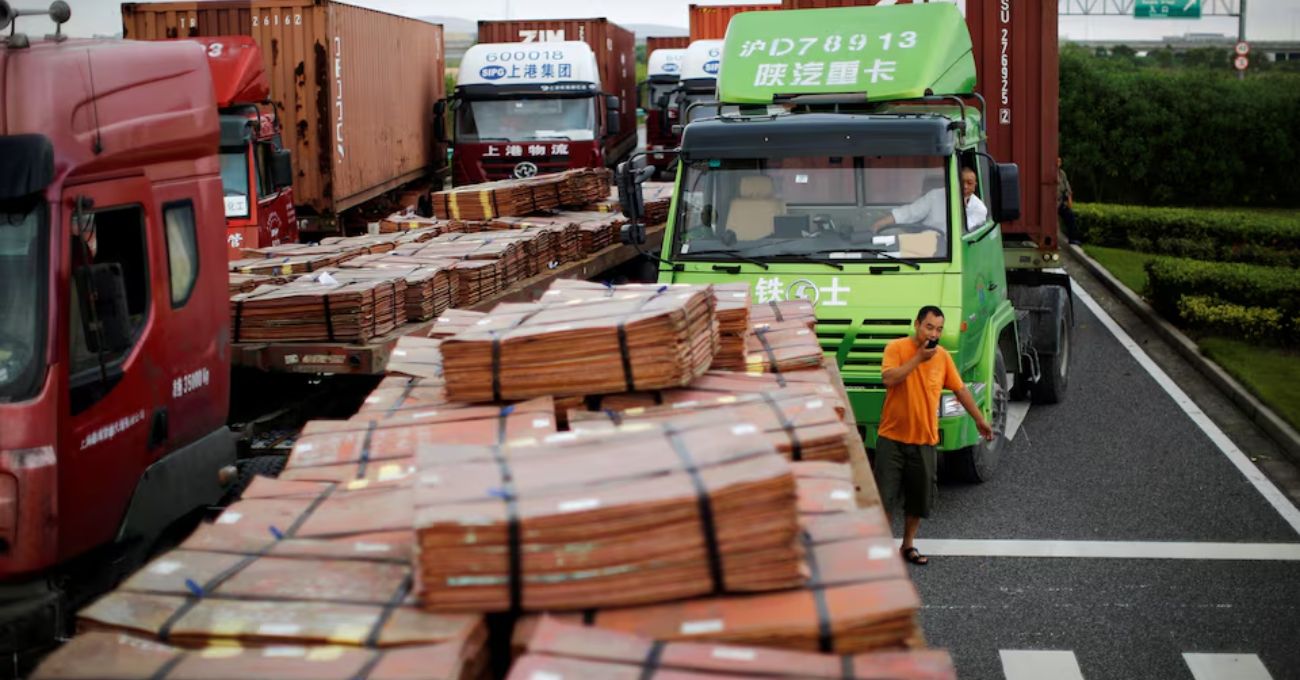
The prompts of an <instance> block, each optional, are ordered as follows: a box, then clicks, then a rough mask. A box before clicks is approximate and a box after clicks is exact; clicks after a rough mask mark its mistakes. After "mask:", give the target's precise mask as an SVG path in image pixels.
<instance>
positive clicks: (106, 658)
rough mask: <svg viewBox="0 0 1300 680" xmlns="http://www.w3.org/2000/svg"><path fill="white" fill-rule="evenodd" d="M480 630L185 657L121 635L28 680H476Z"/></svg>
mask: <svg viewBox="0 0 1300 680" xmlns="http://www.w3.org/2000/svg"><path fill="white" fill-rule="evenodd" d="M484 636H485V634H484V633H483V632H482V630H481V629H479V630H477V631H476V632H475V633H474V634H473V635H471V636H470V637H467V638H464V639H458V640H453V641H450V642H444V643H442V644H435V645H418V646H413V647H399V648H394V649H357V648H350V647H340V646H319V647H297V646H276V647H263V648H244V647H226V646H223V647H211V648H206V649H201V650H194V651H189V650H185V649H182V648H179V647H173V646H170V645H164V644H161V643H158V642H153V641H151V640H146V639H144V638H140V637H135V636H132V635H125V634H121V633H106V632H98V633H87V634H85V635H79V636H77V637H75V638H73V639H72V640H71V641H70V642H68V643H67V644H65V645H63V647H61V648H60V649H59V650H58V651H56V652H54V653H53V654H52V655H50V657H49V658H47V659H46V660H45V661H44V662H42V663H41V665H40V667H39V668H37V670H36V672H35V674H34V675H32V676H31V677H32V680H103V679H104V678H112V679H113V680H157V679H159V678H167V680H215V679H220V678H256V679H257V680H306V679H308V678H310V679H311V680H477V679H478V678H480V677H482V675H483V673H484V672H485V669H486V665H487V658H486V650H485V647H484V643H485V640H484V639H483V638H484Z"/></svg>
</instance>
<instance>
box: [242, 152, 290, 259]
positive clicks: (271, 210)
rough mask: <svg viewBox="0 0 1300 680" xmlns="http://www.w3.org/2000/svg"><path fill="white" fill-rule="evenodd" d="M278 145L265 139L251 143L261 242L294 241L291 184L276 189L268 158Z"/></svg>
mask: <svg viewBox="0 0 1300 680" xmlns="http://www.w3.org/2000/svg"><path fill="white" fill-rule="evenodd" d="M278 148H279V144H277V143H275V141H273V140H270V139H266V140H261V141H258V142H256V143H254V144H253V167H254V173H255V176H254V181H255V182H256V183H257V216H258V217H257V219H258V230H259V233H260V236H261V238H260V239H259V240H260V241H261V242H262V243H261V245H271V246H278V245H280V244H281V243H297V242H298V220H297V216H296V215H295V214H294V209H293V186H292V185H290V186H285V187H279V188H276V186H275V182H274V180H273V178H274V177H275V173H274V172H273V171H272V166H271V163H272V159H273V158H274V157H275V152H276V150H277V149H278Z"/></svg>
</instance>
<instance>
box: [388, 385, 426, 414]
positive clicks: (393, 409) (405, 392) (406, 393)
mask: <svg viewBox="0 0 1300 680" xmlns="http://www.w3.org/2000/svg"><path fill="white" fill-rule="evenodd" d="M417 380H419V378H410V379H408V380H407V381H406V386H405V387H403V388H402V396H400V397H398V398H397V401H395V402H393V405H392V406H389V407H388V410H387V411H385V412H384V417H385V418H392V417H393V415H394V414H396V413H397V412H398V411H399V410H401V408H402V404H405V403H406V400H407V399H409V398H410V397H411V392H413V391H414V390H415V386H416V385H417V384H418V383H417V382H416V381H417Z"/></svg>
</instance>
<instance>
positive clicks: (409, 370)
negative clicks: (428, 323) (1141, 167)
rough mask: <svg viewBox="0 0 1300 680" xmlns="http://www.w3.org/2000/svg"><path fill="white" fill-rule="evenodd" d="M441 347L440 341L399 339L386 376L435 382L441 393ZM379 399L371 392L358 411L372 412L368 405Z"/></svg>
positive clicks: (410, 337) (412, 337)
mask: <svg viewBox="0 0 1300 680" xmlns="http://www.w3.org/2000/svg"><path fill="white" fill-rule="evenodd" d="M441 345H442V341H441V340H435V339H431V338H421V337H417V336H410V335H408V336H406V337H403V338H399V339H398V340H397V344H396V345H395V346H394V347H393V353H392V354H391V355H389V357H388V369H387V370H388V374H389V375H396V376H407V377H411V378H424V379H427V380H429V381H431V383H432V382H434V381H436V383H437V386H438V390H439V392H442V388H443V385H444V383H443V380H442V351H441V350H440V349H439V347H440V346H441ZM376 391H378V390H376ZM380 399H381V398H380V397H375V395H374V393H373V392H372V393H371V396H370V397H369V398H367V399H366V401H365V402H364V403H363V404H362V406H361V409H360V410H361V411H362V412H365V411H367V410H373V409H371V408H370V407H369V405H370V404H374V403H380Z"/></svg>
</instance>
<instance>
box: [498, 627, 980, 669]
mask: <svg viewBox="0 0 1300 680" xmlns="http://www.w3.org/2000/svg"><path fill="white" fill-rule="evenodd" d="M526 651H527V655H526V656H524V657H523V658H521V659H519V660H518V661H517V662H516V663H515V665H514V666H513V667H512V668H511V671H510V675H509V676H507V677H508V678H510V679H511V680H534V679H535V678H540V677H548V678H566V679H568V680H639V679H641V678H647V677H669V676H670V675H671V677H673V678H679V679H682V680H685V679H687V678H692V679H693V678H698V679H699V680H708V679H711V678H736V677H746V678H759V677H761V678H790V679H793V678H800V679H803V680H845V679H855V678H856V679H858V680H956V678H957V672H956V669H954V668H953V665H952V658H951V657H949V656H948V653H947V652H942V651H937V650H917V651H901V652H874V653H866V654H852V655H843V656H832V655H829V654H813V653H808V652H792V651H786V650H779V649H765V648H762V647H738V646H733V645H717V644H705V643H696V642H667V643H665V642H659V641H656V640H654V639H651V638H645V637H640V636H636V635H630V634H628V633H620V632H617V631H611V630H601V629H597V628H587V627H583V626H575V625H572V624H567V623H564V622H562V621H559V620H558V619H554V618H550V617H547V618H544V619H543V620H542V621H541V622H540V623H539V624H538V625H537V628H536V630H535V631H534V632H533V634H532V636H531V637H530V638H529V639H528V642H527V645H526ZM658 671H663V672H665V674H664V675H662V676H661V675H659V674H657V672H658Z"/></svg>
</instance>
